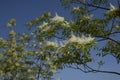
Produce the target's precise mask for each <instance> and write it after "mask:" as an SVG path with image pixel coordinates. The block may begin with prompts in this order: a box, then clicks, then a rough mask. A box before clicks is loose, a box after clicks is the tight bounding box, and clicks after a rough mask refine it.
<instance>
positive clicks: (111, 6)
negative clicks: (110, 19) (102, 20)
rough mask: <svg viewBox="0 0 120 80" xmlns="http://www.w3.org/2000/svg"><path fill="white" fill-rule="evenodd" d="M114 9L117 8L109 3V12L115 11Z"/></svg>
mask: <svg viewBox="0 0 120 80" xmlns="http://www.w3.org/2000/svg"><path fill="white" fill-rule="evenodd" d="M116 9H117V8H116V7H115V6H113V5H112V4H111V3H110V11H114V10H116Z"/></svg>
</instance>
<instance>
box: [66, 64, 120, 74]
mask: <svg viewBox="0 0 120 80" xmlns="http://www.w3.org/2000/svg"><path fill="white" fill-rule="evenodd" d="M83 66H84V68H85V69H82V68H81V67H80V66H78V65H75V66H71V65H69V66H68V65H67V66H66V67H67V68H71V69H77V70H80V71H82V72H84V73H90V72H92V73H97V72H99V73H109V74H116V75H120V73H119V72H115V71H105V70H96V69H93V68H91V67H89V66H87V65H83Z"/></svg>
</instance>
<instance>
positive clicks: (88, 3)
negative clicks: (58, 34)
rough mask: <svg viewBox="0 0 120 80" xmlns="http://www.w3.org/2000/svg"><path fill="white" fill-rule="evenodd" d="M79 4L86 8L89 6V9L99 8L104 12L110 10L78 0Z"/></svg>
mask: <svg viewBox="0 0 120 80" xmlns="http://www.w3.org/2000/svg"><path fill="white" fill-rule="evenodd" d="M79 3H80V4H83V5H87V6H90V7H95V8H99V9H104V10H110V9H109V8H105V7H102V6H97V5H94V4H89V3H87V2H85V3H84V2H82V1H80V0H79Z"/></svg>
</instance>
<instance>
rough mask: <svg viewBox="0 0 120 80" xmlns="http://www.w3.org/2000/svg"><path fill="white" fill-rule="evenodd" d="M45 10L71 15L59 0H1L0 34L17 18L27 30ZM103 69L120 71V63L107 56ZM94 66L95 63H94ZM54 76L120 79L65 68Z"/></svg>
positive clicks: (20, 28)
mask: <svg viewBox="0 0 120 80" xmlns="http://www.w3.org/2000/svg"><path fill="white" fill-rule="evenodd" d="M44 12H52V13H53V14H55V13H56V12H57V13H58V15H60V16H64V17H65V18H69V17H71V16H70V14H69V10H67V9H64V8H63V6H62V5H61V4H60V2H59V0H0V36H5V35H6V34H7V30H6V29H5V24H6V23H7V22H8V21H9V20H10V19H11V18H16V19H17V28H16V30H17V31H19V32H24V31H26V28H25V26H24V24H25V23H26V22H28V21H31V20H32V19H34V18H36V17H39V16H41V15H42V14H43V13H44ZM93 53H94V52H93ZM106 62H108V63H107V64H105V65H104V66H103V67H102V69H103V70H111V71H112V70H114V71H118V72H120V65H118V66H116V63H115V60H114V59H113V58H112V57H109V56H108V57H107V59H106ZM93 66H94V65H93ZM59 72H60V73H58V74H56V75H55V76H53V77H54V78H62V80H120V76H117V75H113V74H103V73H87V74H86V73H83V72H81V71H79V70H73V69H67V68H66V69H63V70H62V71H59Z"/></svg>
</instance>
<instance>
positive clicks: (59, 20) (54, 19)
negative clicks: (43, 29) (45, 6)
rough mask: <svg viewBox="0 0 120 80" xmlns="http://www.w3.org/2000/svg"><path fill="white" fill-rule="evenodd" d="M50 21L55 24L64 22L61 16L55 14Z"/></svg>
mask: <svg viewBox="0 0 120 80" xmlns="http://www.w3.org/2000/svg"><path fill="white" fill-rule="evenodd" d="M51 21H53V22H54V21H56V22H62V21H64V17H61V16H59V15H58V14H57V13H56V16H55V17H53V18H52V19H51Z"/></svg>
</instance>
